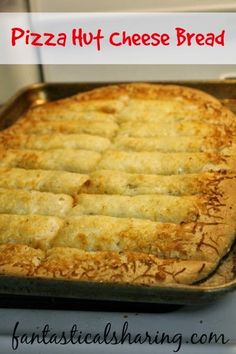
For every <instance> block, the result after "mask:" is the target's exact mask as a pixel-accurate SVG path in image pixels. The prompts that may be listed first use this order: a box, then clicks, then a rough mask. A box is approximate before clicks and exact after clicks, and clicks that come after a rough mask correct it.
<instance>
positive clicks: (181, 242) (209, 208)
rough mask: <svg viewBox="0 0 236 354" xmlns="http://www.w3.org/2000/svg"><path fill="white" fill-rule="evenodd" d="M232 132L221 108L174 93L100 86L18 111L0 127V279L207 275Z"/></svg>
mask: <svg viewBox="0 0 236 354" xmlns="http://www.w3.org/2000/svg"><path fill="white" fill-rule="evenodd" d="M235 136H236V119H235V117H234V115H233V113H231V112H230V111H229V110H228V109H226V108H225V107H224V106H223V105H222V104H221V103H220V102H219V101H218V100H216V99H215V98H213V97H211V96H209V95H208V94H206V93H204V92H201V91H198V90H194V89H190V88H186V87H181V86H171V85H155V84H124V85H117V86H106V87H102V88H98V89H95V90H92V91H89V92H85V93H79V94H77V95H75V96H72V97H69V98H66V99H63V100H59V101H55V102H50V103H46V104H43V105H41V106H38V107H33V108H31V109H29V110H28V111H27V112H26V113H25V114H24V115H23V116H22V117H20V119H19V120H18V121H17V122H15V124H13V125H12V126H11V127H9V128H8V129H6V130H3V131H1V132H0V273H1V274H5V275H19V276H30V277H41V278H59V279H70V280H80V281H89V282H91V281H95V282H109V283H123V284H127V283H128V284H139V285H142V284H143V285H150V286H155V285H176V284H193V283H195V282H198V281H199V280H204V279H205V278H209V276H210V275H211V274H212V273H214V271H215V269H216V268H217V266H218V265H219V263H220V262H221V260H222V258H223V257H224V256H225V255H226V254H227V253H228V251H229V250H230V248H231V245H232V244H233V242H234V239H235V231H236V148H235V147H236V141H235ZM218 278H219V277H218ZM218 278H217V277H215V278H214V279H218ZM209 279H210V278H209ZM215 281H216V280H214V282H215ZM208 282H209V280H208Z"/></svg>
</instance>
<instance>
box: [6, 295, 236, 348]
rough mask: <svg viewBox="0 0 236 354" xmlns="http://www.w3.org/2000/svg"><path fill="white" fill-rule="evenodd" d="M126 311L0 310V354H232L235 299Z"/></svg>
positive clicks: (235, 344) (235, 340)
mask: <svg viewBox="0 0 236 354" xmlns="http://www.w3.org/2000/svg"><path fill="white" fill-rule="evenodd" d="M16 305H17V303H16ZM98 306H99V305H98ZM126 311H127V309H126V310H125V312H112V311H106V312H105V311H101V310H99V308H97V310H96V311H82V310H80V311H76V310H73V311H72V310H69V311H68V310H44V309H13V308H11V309H9V308H8V309H0V318H1V321H0V353H4V354H5V353H13V352H17V353H18V354H20V353H37V354H41V353H50V354H54V353H64V352H65V350H66V353H67V354H70V353H75V352H76V353H84V354H89V353H94V351H95V350H96V353H97V354H99V353H104V354H106V353H109V354H113V353H127V352H128V353H136V354H139V353H162V354H165V353H178V352H179V353H189V354H195V353H196V354H198V353H200V352H203V353H216V354H217V353H225V354H233V353H234V354H235V353H236V293H231V294H228V295H227V296H225V297H224V298H222V299H221V300H219V301H217V302H214V303H212V304H208V305H204V306H202V307H200V306H196V307H194V306H189V307H188V306H185V307H181V308H178V309H177V310H175V311H172V312H167V313H150V312H149V313H140V312H126ZM56 343H57V344H56Z"/></svg>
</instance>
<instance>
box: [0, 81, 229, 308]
mask: <svg viewBox="0 0 236 354" xmlns="http://www.w3.org/2000/svg"><path fill="white" fill-rule="evenodd" d="M108 84H109V85H110V84H113V83H86V84H85V83H82V84H81V83H39V84H34V85H32V86H30V87H28V88H25V89H23V90H21V91H19V92H18V93H17V94H16V95H15V96H14V97H13V98H12V99H10V100H9V102H8V103H6V104H5V105H4V106H3V107H2V109H1V110H0V129H4V128H6V127H8V126H10V125H11V124H13V123H14V122H15V121H16V120H17V119H18V118H19V116H20V115H21V114H22V113H24V112H25V111H26V110H27V109H29V107H32V106H36V105H40V104H43V103H45V102H49V101H53V100H57V99H60V98H64V97H68V96H71V95H73V94H76V93H78V92H83V91H87V90H91V89H93V88H96V87H100V86H104V85H108ZM162 84H177V85H184V86H189V87H193V88H196V89H200V90H203V91H205V92H208V93H209V94H212V95H213V96H215V97H217V98H218V99H220V100H221V101H222V102H223V104H225V105H226V106H227V107H228V108H230V109H231V110H232V111H234V113H236V80H224V81H181V82H162ZM234 269H236V260H235V266H234ZM235 273H236V272H235ZM235 289H236V274H235V277H234V279H233V280H231V281H230V282H225V283H223V284H222V285H219V286H207V287H206V286H204V285H202V284H201V283H200V284H198V285H188V286H187V285H178V286H161V285H160V286H155V287H148V286H137V285H125V284H124V285H117V284H108V283H94V282H91V283H90V282H80V281H70V280H55V279H37V278H24V277H13V276H5V275H2V276H0V299H1V306H4V307H9V306H14V307H16V306H19V307H21V306H24V307H31V305H32V307H49V308H55V307H56V308H58V307H59V308H68V307H69V308H71V305H72V304H75V305H81V304H82V308H84V307H83V306H85V308H86V309H87V308H88V306H86V303H87V304H89V308H90V309H91V308H92V309H98V308H99V309H100V310H101V308H102V307H103V305H104V304H105V308H106V309H107V307H108V308H111V309H112V310H114V309H117V306H118V308H120V307H121V308H122V309H123V308H124V307H127V306H128V309H129V310H132V306H133V308H134V310H136V311H137V308H138V310H139V311H141V310H142V309H144V311H146V309H147V311H149V310H150V308H151V311H155V309H157V310H158V309H159V310H164V309H166V307H165V306H169V305H171V306H173V305H198V304H199V305H202V304H206V303H209V302H212V301H215V300H217V299H218V298H221V297H222V296H223V295H225V294H226V293H228V292H231V291H233V290H235ZM92 304H93V305H92ZM160 304H162V305H161V307H158V306H160ZM137 306H138V307H137ZM150 306H151V307H150ZM155 306H157V307H155ZM76 307H77V306H76ZM148 308H149V309H148Z"/></svg>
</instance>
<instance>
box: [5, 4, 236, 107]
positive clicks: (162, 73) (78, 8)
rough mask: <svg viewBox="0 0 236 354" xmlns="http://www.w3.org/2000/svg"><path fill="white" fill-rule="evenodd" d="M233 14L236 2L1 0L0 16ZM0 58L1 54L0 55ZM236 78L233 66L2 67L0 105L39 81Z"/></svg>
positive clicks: (235, 69) (235, 67)
mask: <svg viewBox="0 0 236 354" xmlns="http://www.w3.org/2000/svg"><path fill="white" fill-rule="evenodd" d="M18 11H19V12H26V11H31V12H129V11H130V12H152V11H154V12H155V11H162V12H168V11H173V12H174V11H179V12H184V11H198V12H200V11H204V12H205V11H212V12H215V11H217V12H219V11H220V12H226V11H227V12H228V11H236V0H225V1H221V0H200V1H195V0H165V1H162V0H136V1H133V0H119V1H108V0H86V1H85V0H67V1H64V0H50V1H48V0H1V1H0V12H18ZM0 55H1V54H0ZM231 77H232V78H236V65H227V66H226V65H44V66H42V67H41V66H37V65H1V66H0V82H1V85H0V104H1V103H3V102H4V101H6V100H7V99H8V98H9V97H10V96H12V95H13V94H14V93H15V92H16V91H17V90H18V89H19V88H21V87H24V86H27V85H30V84H31V83H34V82H38V81H47V82H60V81H61V82H62V81H76V82H86V81H87V82H89V81H90V82H91V81H159V80H183V79H184V80H191V79H193V80H196V79H206V80H209V79H224V78H231Z"/></svg>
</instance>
